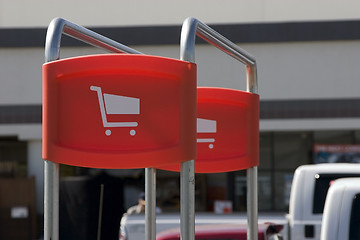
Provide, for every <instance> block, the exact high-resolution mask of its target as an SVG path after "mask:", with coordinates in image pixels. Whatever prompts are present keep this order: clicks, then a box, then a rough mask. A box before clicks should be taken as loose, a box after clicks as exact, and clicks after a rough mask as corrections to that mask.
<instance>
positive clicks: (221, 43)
mask: <svg viewBox="0 0 360 240" xmlns="http://www.w3.org/2000/svg"><path fill="white" fill-rule="evenodd" d="M196 36H198V37H200V38H202V39H203V40H205V41H207V42H208V43H210V44H212V45H214V46H215V47H217V48H219V49H220V50H222V51H223V52H225V53H226V54H228V55H230V56H232V57H233V58H235V59H236V60H238V61H240V62H242V63H243V64H245V65H246V69H247V86H246V88H247V91H248V92H252V93H256V94H257V92H258V86H257V71H256V61H255V58H254V57H253V56H251V55H250V54H249V53H247V52H246V51H244V50H243V49H241V48H239V47H238V46H237V45H236V44H234V43H233V42H231V41H230V40H228V39H227V38H225V37H224V36H222V35H221V34H219V33H218V32H216V31H215V30H213V29H212V28H210V27H209V26H207V25H206V24H204V23H202V22H200V21H199V20H197V19H195V18H191V17H190V18H187V19H186V20H185V21H184V23H183V26H182V29H181V40H180V59H181V60H184V61H189V62H195V37H196ZM247 189H248V190H247V191H248V194H247V211H248V232H247V237H248V240H250V239H251V240H257V239H258V219H257V218H258V206H257V203H258V202H257V201H258V199H257V167H253V168H250V169H247ZM184 217H185V216H184Z"/></svg>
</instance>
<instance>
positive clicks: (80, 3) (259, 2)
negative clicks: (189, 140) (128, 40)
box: [0, 0, 360, 27]
mask: <svg viewBox="0 0 360 240" xmlns="http://www.w3.org/2000/svg"><path fill="white" fill-rule="evenodd" d="M359 9H360V2H359V1H358V0H341V1H339V0H316V1H314V0H271V1H266V0H250V1H249V0H224V1H219V0H196V1H192V0H182V1H175V0H153V1H151V0H135V1H134V0H121V1H115V0H107V1H95V0H76V1H70V0H64V1H54V0H33V1H21V0H18V1H14V0H0V27H45V26H47V25H48V23H49V22H50V21H51V19H53V18H54V17H63V18H66V19H68V20H69V21H73V22H76V23H78V24H80V25H86V26H122V25H126V26H128V25H166V24H177V25H178V24H181V23H182V22H183V21H184V19H185V18H186V17H188V16H193V17H196V18H198V19H200V20H202V21H204V22H206V23H233V22H235V23H240V22H278V21H309V20H339V19H357V18H359V17H360V16H359V15H360V12H359Z"/></svg>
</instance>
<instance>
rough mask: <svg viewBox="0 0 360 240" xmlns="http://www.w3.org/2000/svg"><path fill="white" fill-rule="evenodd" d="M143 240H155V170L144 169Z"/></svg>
mask: <svg viewBox="0 0 360 240" xmlns="http://www.w3.org/2000/svg"><path fill="white" fill-rule="evenodd" d="M145 201H146V203H145V240H155V238H156V211H155V210H156V169H155V168H146V169H145Z"/></svg>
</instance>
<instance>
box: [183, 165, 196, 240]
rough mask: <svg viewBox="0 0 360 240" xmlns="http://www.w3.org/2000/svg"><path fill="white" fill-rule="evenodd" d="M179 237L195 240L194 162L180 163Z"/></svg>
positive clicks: (185, 239) (184, 239)
mask: <svg viewBox="0 0 360 240" xmlns="http://www.w3.org/2000/svg"><path fill="white" fill-rule="evenodd" d="M180 204H181V209H180V232H181V234H180V236H181V239H182V240H194V239H195V161H194V160H190V161H186V162H183V163H181V169H180Z"/></svg>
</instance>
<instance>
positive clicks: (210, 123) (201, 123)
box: [197, 118, 216, 149]
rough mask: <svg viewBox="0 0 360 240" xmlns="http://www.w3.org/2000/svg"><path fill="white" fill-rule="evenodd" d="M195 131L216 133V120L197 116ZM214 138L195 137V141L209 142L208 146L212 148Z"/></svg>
mask: <svg viewBox="0 0 360 240" xmlns="http://www.w3.org/2000/svg"><path fill="white" fill-rule="evenodd" d="M197 133H216V121H215V120H210V119H204V118H197ZM214 142H215V138H197V143H209V148H210V149H213V148H214V144H213V143H214Z"/></svg>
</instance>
